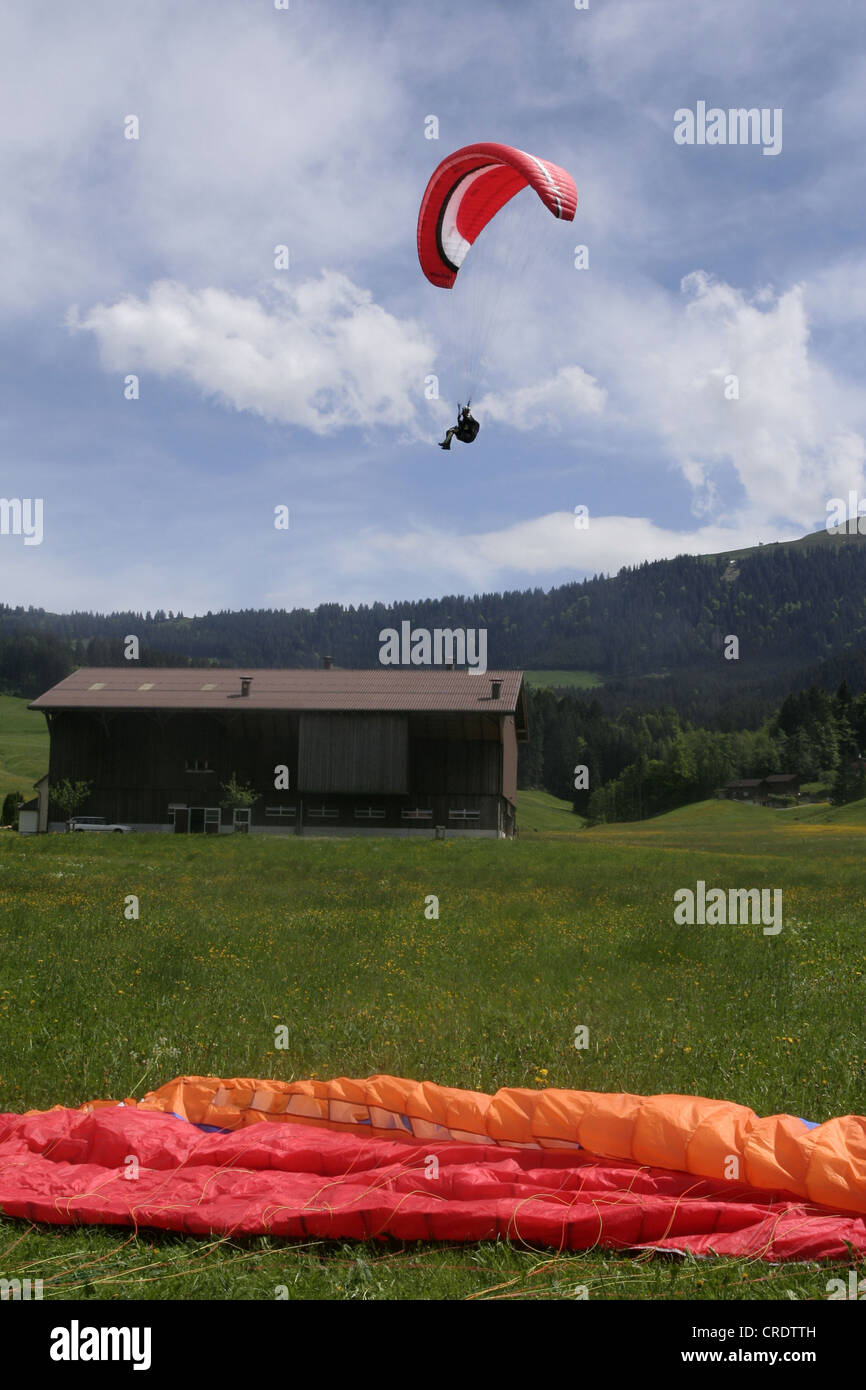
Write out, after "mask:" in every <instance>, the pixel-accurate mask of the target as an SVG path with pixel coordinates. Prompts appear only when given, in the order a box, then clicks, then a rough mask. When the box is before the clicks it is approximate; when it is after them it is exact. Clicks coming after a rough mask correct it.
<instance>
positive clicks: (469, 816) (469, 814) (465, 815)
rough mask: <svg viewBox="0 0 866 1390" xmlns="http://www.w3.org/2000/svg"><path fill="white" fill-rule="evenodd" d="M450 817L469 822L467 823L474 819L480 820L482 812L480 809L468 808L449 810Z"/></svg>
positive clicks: (450, 818) (465, 822)
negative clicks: (469, 809)
mask: <svg viewBox="0 0 866 1390" xmlns="http://www.w3.org/2000/svg"><path fill="white" fill-rule="evenodd" d="M448 819H449V820H456V821H462V822H463V823H464V824H467V823H470V822H472V821H476V820H480V819H481V812H480V811H466V810H463V811H449V812H448Z"/></svg>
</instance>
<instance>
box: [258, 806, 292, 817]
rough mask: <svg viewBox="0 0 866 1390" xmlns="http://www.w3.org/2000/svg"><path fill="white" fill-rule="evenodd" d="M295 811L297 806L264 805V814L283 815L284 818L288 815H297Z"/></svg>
mask: <svg viewBox="0 0 866 1390" xmlns="http://www.w3.org/2000/svg"><path fill="white" fill-rule="evenodd" d="M297 811H298V808H297V806H266V807H265V815H266V816H277V817H279V816H283V817H284V818H286V819H288V818H289V817H290V816H291V817H294V816H296V815H297Z"/></svg>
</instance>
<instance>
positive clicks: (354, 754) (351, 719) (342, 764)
mask: <svg viewBox="0 0 866 1390" xmlns="http://www.w3.org/2000/svg"><path fill="white" fill-rule="evenodd" d="M408 728H409V724H408V719H407V717H406V715H405V714H302V715H301V725H300V747H299V758H298V788H299V790H300V791H315V792H406V791H408V790H409V757H408Z"/></svg>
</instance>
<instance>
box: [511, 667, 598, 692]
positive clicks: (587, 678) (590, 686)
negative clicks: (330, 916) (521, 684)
mask: <svg viewBox="0 0 866 1390" xmlns="http://www.w3.org/2000/svg"><path fill="white" fill-rule="evenodd" d="M523 674H524V677H525V679H526V684H527V685H532V686H536V687H541V686H549V687H550V688H551V689H552V690H564V689H574V690H594V689H595V687H596V686H599V685H603V684H604V681H603V680H602V678H601V676H599V675H597V674H596V672H595V671H524V673H523Z"/></svg>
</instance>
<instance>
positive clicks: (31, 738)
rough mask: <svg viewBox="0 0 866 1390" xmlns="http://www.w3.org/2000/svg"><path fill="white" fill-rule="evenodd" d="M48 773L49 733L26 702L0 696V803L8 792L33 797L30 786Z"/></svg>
mask: <svg viewBox="0 0 866 1390" xmlns="http://www.w3.org/2000/svg"><path fill="white" fill-rule="evenodd" d="M47 771H48V729H47V727H46V724H45V718H44V716H43V715H41V714H36V713H35V711H33V710H29V709H28V708H27V701H26V700H20V699H18V698H17V697H16V696H14V695H0V803H2V800H3V797H4V796H5V795H6V794H7V792H20V794H21V797H22V798H23V800H24V801H29V800H30V798H31V797H32V796H33V795H34V791H33V783H34V782H35V781H36V780H37V779H38V778H39V777H41V776H42V775H43V773H45V772H47Z"/></svg>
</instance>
